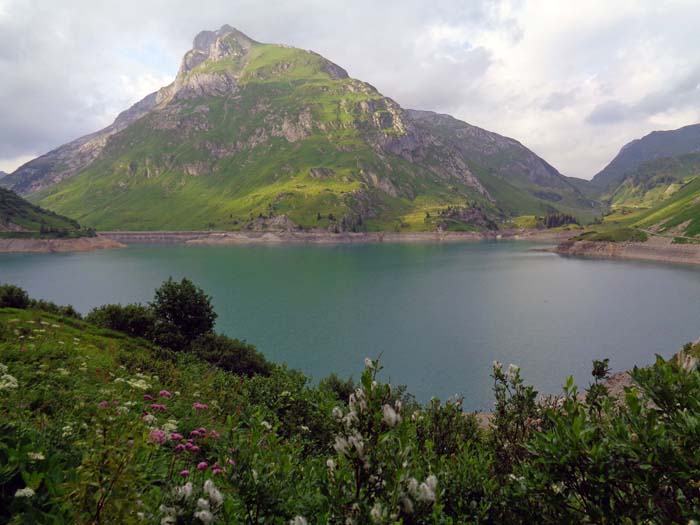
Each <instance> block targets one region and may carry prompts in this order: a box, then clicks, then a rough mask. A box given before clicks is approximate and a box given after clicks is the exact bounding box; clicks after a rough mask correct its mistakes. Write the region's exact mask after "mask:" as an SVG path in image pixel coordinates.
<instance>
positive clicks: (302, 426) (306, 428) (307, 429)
mask: <svg viewBox="0 0 700 525" xmlns="http://www.w3.org/2000/svg"><path fill="white" fill-rule="evenodd" d="M300 428H301V431H302V432H309V431H310V429H309V427H307V426H306V425H301V427H300Z"/></svg>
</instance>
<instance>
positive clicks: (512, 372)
mask: <svg viewBox="0 0 700 525" xmlns="http://www.w3.org/2000/svg"><path fill="white" fill-rule="evenodd" d="M518 373H520V367H519V366H518V365H514V364H512V363H511V364H509V365H508V371H507V372H506V379H507V380H508V381H514V380H515V378H516V377H518Z"/></svg>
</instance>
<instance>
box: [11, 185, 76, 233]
mask: <svg viewBox="0 0 700 525" xmlns="http://www.w3.org/2000/svg"><path fill="white" fill-rule="evenodd" d="M78 229H80V226H79V225H78V223H77V222H75V221H74V220H72V219H68V218H67V217H61V216H60V215H57V214H56V213H53V212H50V211H47V210H44V209H42V208H40V207H38V206H35V205H33V204H31V203H29V202H27V201H26V200H24V199H23V198H21V197H20V196H18V195H17V194H16V193H14V192H13V191H10V190H7V189H5V188H0V232H5V233H6V232H14V233H17V232H42V233H50V232H53V233H58V232H64V233H67V232H72V231H76V230H78Z"/></svg>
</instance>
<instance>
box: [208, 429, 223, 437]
mask: <svg viewBox="0 0 700 525" xmlns="http://www.w3.org/2000/svg"><path fill="white" fill-rule="evenodd" d="M220 436H221V434H219V433H218V432H217V431H216V430H210V431H209V437H210V438H212V439H219V437H220Z"/></svg>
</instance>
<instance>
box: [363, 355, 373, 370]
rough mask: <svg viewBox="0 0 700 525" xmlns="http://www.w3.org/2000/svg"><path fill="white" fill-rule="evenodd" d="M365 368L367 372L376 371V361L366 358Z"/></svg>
mask: <svg viewBox="0 0 700 525" xmlns="http://www.w3.org/2000/svg"><path fill="white" fill-rule="evenodd" d="M365 368H366V369H367V370H374V361H372V360H371V359H370V358H369V357H365Z"/></svg>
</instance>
